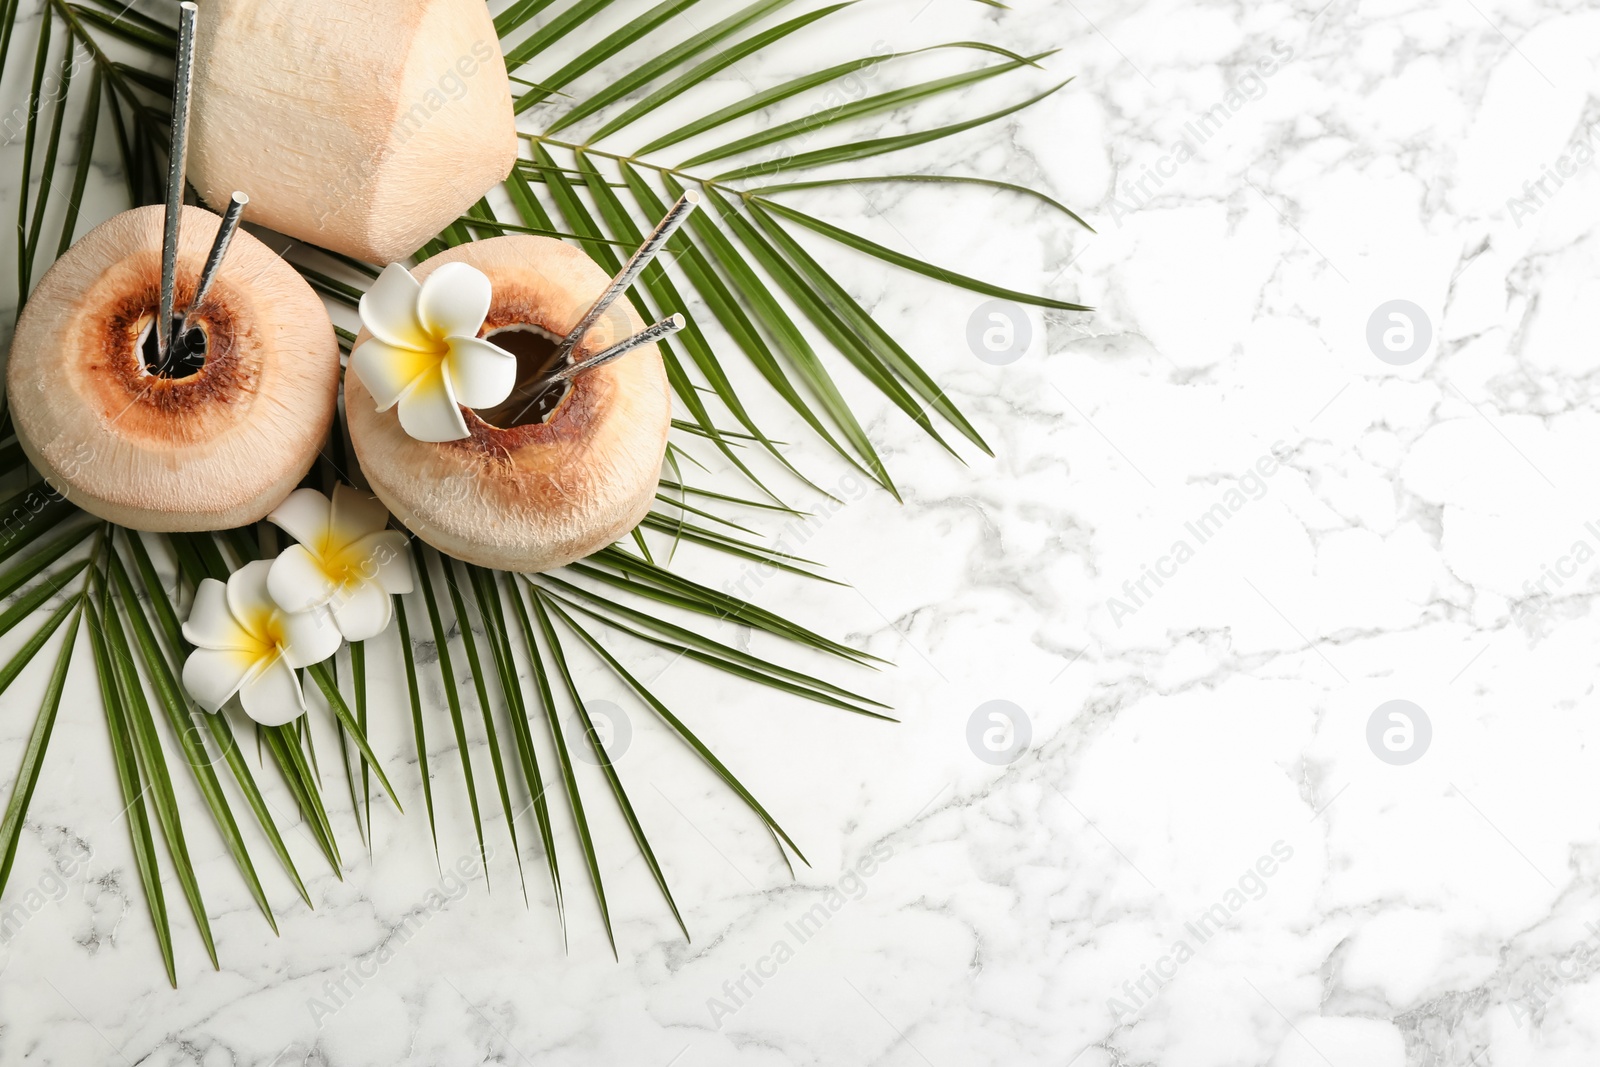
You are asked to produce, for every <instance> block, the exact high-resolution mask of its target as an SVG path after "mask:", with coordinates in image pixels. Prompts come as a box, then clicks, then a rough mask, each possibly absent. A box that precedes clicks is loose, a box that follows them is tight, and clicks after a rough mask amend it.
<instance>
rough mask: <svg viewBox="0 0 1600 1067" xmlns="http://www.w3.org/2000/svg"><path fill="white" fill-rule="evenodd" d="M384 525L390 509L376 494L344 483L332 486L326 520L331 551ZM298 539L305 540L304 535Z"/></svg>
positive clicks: (351, 542) (386, 523) (374, 531)
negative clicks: (330, 502) (328, 520)
mask: <svg viewBox="0 0 1600 1067" xmlns="http://www.w3.org/2000/svg"><path fill="white" fill-rule="evenodd" d="M387 525H389V509H388V508H386V507H384V506H383V501H381V500H379V499H378V498H377V497H376V496H373V495H372V494H371V493H369V492H367V491H366V490H364V489H357V488H356V487H355V486H353V485H346V484H344V483H343V482H340V483H338V484H337V485H335V486H334V487H333V516H332V518H331V520H330V523H329V528H330V531H331V533H332V535H333V536H332V537H331V538H329V540H328V547H329V549H330V550H333V549H339V548H343V547H345V546H346V545H349V544H353V543H355V542H356V541H359V540H361V538H363V537H365V536H367V535H368V534H373V533H377V532H378V531H379V530H381V529H383V528H384V527H385V526H387ZM300 540H301V543H302V544H304V543H305V539H304V538H301V539H300Z"/></svg>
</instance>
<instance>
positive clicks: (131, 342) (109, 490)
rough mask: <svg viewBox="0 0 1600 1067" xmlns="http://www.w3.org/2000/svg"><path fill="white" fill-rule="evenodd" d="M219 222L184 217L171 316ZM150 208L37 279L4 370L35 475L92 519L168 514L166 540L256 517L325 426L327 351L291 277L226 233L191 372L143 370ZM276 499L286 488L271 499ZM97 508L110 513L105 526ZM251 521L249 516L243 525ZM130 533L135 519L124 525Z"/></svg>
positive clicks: (332, 359) (158, 212) (331, 354)
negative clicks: (75, 496) (201, 525)
mask: <svg viewBox="0 0 1600 1067" xmlns="http://www.w3.org/2000/svg"><path fill="white" fill-rule="evenodd" d="M219 221H220V220H219V219H218V217H217V216H216V215H214V214H212V213H211V212H208V211H205V210H203V209H201V208H193V207H186V208H184V209H183V222H182V227H181V240H180V243H179V248H178V270H177V279H178V281H177V286H176V300H175V307H176V308H177V309H179V310H180V311H181V310H182V309H183V308H185V307H187V305H188V303H189V300H190V299H191V298H192V296H193V294H194V290H195V287H196V285H197V283H198V281H199V276H200V271H201V269H202V267H203V266H204V262H205V258H206V254H207V252H208V251H209V249H210V246H211V241H212V238H213V237H214V236H215V234H216V231H217V226H218V223H219ZM161 238H162V209H161V208H160V207H143V208H137V209H135V210H133V211H126V212H123V213H122V214H120V215H116V216H114V217H113V218H111V219H109V220H108V221H106V222H104V223H102V224H101V225H100V226H97V227H96V228H95V229H93V230H91V231H90V232H89V233H87V234H85V235H84V237H83V238H82V239H80V240H79V241H78V242H77V243H76V244H75V245H73V246H72V247H71V248H70V249H69V250H68V251H67V253H66V254H65V255H64V256H62V257H61V258H60V259H58V260H57V261H56V262H55V264H54V265H53V266H52V267H51V268H50V270H49V271H48V272H46V274H45V276H44V277H43V278H42V279H41V280H40V282H39V285H38V287H37V288H36V289H35V290H34V292H33V295H32V296H31V297H30V298H29V300H28V303H27V305H26V306H25V307H24V308H23V312H22V315H21V317H20V318H19V319H18V321H17V330H16V335H15V337H14V339H13V341H12V345H11V356H10V361H9V364H8V366H7V370H6V380H7V390H8V396H9V401H10V404H11V409H12V414H13V417H14V419H15V421H16V424H17V429H18V434H19V436H20V438H21V439H22V441H23V444H24V447H25V448H27V450H28V452H29V454H30V455H31V456H34V457H35V458H36V460H37V461H38V463H39V465H40V466H41V469H43V470H44V472H45V473H46V475H47V476H48V475H51V474H55V475H57V476H59V477H61V478H63V479H64V480H65V481H66V482H67V483H68V484H66V485H60V486H58V488H59V489H62V490H63V491H65V492H67V493H68V495H69V496H70V495H71V494H72V492H73V491H76V492H78V493H79V494H80V496H83V497H87V498H89V501H95V502H103V503H104V504H105V505H107V507H105V508H101V507H94V506H91V504H90V502H89V501H85V506H89V507H90V509H91V510H93V511H95V512H96V513H97V514H107V517H116V518H117V521H122V520H123V518H124V516H123V515H121V514H120V513H119V509H127V510H129V511H131V512H162V513H169V514H171V515H173V516H176V517H178V518H177V519H176V521H177V522H178V525H176V526H173V527H170V528H178V529H182V528H196V527H194V526H191V525H189V524H184V523H183V521H182V518H181V516H184V515H192V516H195V517H196V519H197V520H203V521H204V522H205V523H207V524H209V525H211V526H213V527H218V526H235V525H240V524H242V523H245V522H251V521H254V520H255V519H258V518H260V517H261V516H262V515H264V514H265V512H266V511H267V510H270V509H271V508H272V507H273V506H275V505H276V503H277V500H268V501H266V503H265V504H264V505H263V504H262V503H261V498H262V495H263V494H269V495H270V492H271V491H273V489H274V487H275V486H277V485H278V484H279V483H281V482H283V481H284V480H285V479H286V478H288V479H290V480H289V486H290V487H292V486H293V481H294V480H297V479H298V478H299V477H300V476H301V475H302V474H304V472H305V470H306V469H307V467H308V466H309V463H310V461H311V458H313V457H314V455H315V453H316V451H317V449H318V447H320V443H321V442H322V440H323V439H324V438H325V436H326V435H327V432H328V427H329V425H330V424H331V422H332V418H333V411H334V406H335V401H336V393H337V382H338V373H339V360H338V345H337V341H336V340H335V338H334V335H333V330H332V326H331V324H330V323H329V321H328V317H327V312H326V311H325V310H324V309H323V307H322V304H321V301H319V300H318V299H317V296H316V294H315V293H313V292H312V291H311V288H310V287H309V286H308V285H307V284H306V283H305V281H304V280H303V279H302V278H301V277H300V276H299V274H297V273H296V272H295V271H294V269H293V268H291V267H290V266H289V265H288V264H286V263H284V262H283V260H282V259H281V258H280V257H279V256H278V255H277V254H276V253H274V252H273V251H272V250H271V249H270V248H268V247H267V246H266V245H264V244H262V243H261V242H260V241H259V240H257V239H256V238H255V237H252V236H251V235H250V234H248V233H246V232H244V231H239V232H238V233H237V234H235V236H234V239H233V243H232V245H231V246H230V247H229V249H228V254H227V258H226V259H225V260H224V262H223V266H222V269H221V271H220V272H219V273H218V275H217V278H216V281H215V283H214V285H213V286H212V288H211V291H210V292H209V293H208V294H207V297H206V301H205V303H204V304H203V305H202V306H200V307H199V308H196V309H195V318H196V320H197V321H198V323H199V325H200V327H201V328H202V329H203V330H204V331H205V333H206V335H207V338H208V344H207V357H206V361H205V363H204V365H203V366H202V367H201V368H200V369H199V370H198V371H197V372H195V373H194V374H192V375H189V376H187V377H172V378H167V377H162V376H160V375H157V374H152V373H151V372H150V371H149V369H148V368H147V367H146V364H145V360H144V357H143V354H142V345H141V341H142V339H143V338H144V337H145V336H146V335H147V334H148V332H149V331H150V330H151V329H152V328H153V326H154V323H155V318H156V315H157V309H158V306H159V300H160V287H161ZM284 491H285V492H287V489H285V490H284ZM108 512H109V514H108ZM256 512H259V514H257V513H256ZM134 524H135V525H137V523H136V522H135V523H134Z"/></svg>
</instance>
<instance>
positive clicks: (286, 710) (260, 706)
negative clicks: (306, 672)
mask: <svg viewBox="0 0 1600 1067" xmlns="http://www.w3.org/2000/svg"><path fill="white" fill-rule="evenodd" d="M239 703H240V704H242V705H244V713H245V714H246V715H248V716H250V717H251V718H252V719H254V720H255V721H256V722H258V723H260V724H261V725H262V726H282V725H283V724H284V723H287V722H293V721H294V720H296V719H298V718H299V717H300V716H301V715H303V714H305V710H306V698H305V694H303V693H301V692H300V679H298V678H296V677H295V676H294V671H292V670H290V669H289V664H288V663H286V662H284V660H283V657H281V656H280V657H277V658H275V659H273V660H272V662H270V663H268V664H266V665H265V666H263V667H261V668H260V669H259V670H257V671H256V672H255V673H254V674H253V675H251V676H250V677H249V678H248V679H246V680H245V683H244V685H243V686H242V687H240V689H239Z"/></svg>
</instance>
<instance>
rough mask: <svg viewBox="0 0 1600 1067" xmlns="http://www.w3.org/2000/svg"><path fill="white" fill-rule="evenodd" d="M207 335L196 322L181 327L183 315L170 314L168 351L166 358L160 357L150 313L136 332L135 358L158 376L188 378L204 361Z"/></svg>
mask: <svg viewBox="0 0 1600 1067" xmlns="http://www.w3.org/2000/svg"><path fill="white" fill-rule="evenodd" d="M209 346H210V338H209V337H208V336H207V334H206V331H205V328H204V327H203V326H202V325H201V324H200V323H198V322H197V323H195V325H193V326H191V327H189V329H188V331H185V330H184V329H183V316H182V315H174V316H173V317H172V351H171V353H170V354H169V358H167V359H162V358H161V340H160V338H158V337H157V336H156V321H155V317H154V316H151V318H150V321H149V323H147V324H146V325H145V327H144V332H143V333H141V334H140V335H139V358H140V359H141V360H142V361H143V363H144V369H145V371H146V372H147V373H149V374H153V375H155V376H156V377H158V378H168V379H173V380H176V379H179V378H192V377H193V376H194V375H196V374H198V373H199V372H200V368H201V367H203V366H205V364H206V349H207V348H208V347H209Z"/></svg>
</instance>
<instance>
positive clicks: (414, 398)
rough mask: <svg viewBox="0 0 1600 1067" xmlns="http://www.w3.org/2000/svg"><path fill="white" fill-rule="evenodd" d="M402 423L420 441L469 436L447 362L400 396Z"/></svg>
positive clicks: (418, 380)
mask: <svg viewBox="0 0 1600 1067" xmlns="http://www.w3.org/2000/svg"><path fill="white" fill-rule="evenodd" d="M400 426H401V428H402V429H404V430H405V432H406V433H408V434H410V435H411V436H412V437H415V438H416V439H417V440H418V441H460V440H462V439H463V438H465V437H468V436H470V434H469V433H468V432H467V420H466V419H464V418H462V417H461V409H460V408H459V407H457V406H456V398H455V395H454V394H453V393H452V392H451V390H450V381H449V378H448V377H447V376H446V375H445V373H444V364H442V363H440V364H438V365H436V366H435V367H434V368H433V369H432V370H431V371H429V372H428V373H426V374H424V375H423V376H422V377H420V378H418V379H417V381H416V383H415V384H414V385H412V387H411V389H410V391H409V392H407V393H406V395H405V396H403V397H401V398H400Z"/></svg>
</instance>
